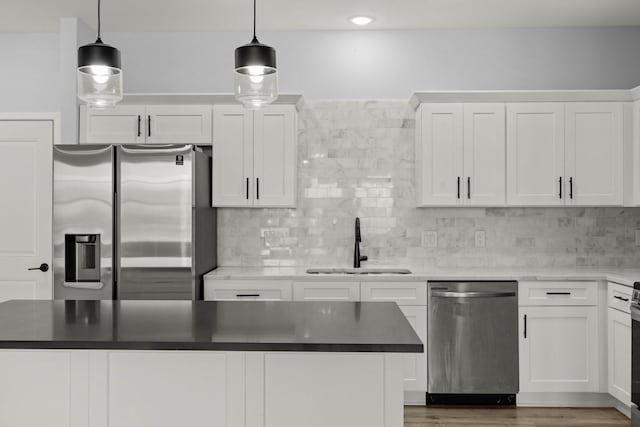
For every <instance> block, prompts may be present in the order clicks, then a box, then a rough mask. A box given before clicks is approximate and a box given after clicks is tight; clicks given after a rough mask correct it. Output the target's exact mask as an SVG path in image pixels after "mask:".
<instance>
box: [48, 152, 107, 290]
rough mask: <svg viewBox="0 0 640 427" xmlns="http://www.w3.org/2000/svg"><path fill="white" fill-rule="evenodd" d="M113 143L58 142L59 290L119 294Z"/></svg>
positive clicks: (56, 264) (55, 206)
mask: <svg viewBox="0 0 640 427" xmlns="http://www.w3.org/2000/svg"><path fill="white" fill-rule="evenodd" d="M113 249H114V245H113V148H112V147H111V146H107V145H56V146H54V147H53V281H54V287H53V296H54V298H55V299H112V298H113V262H112V260H113Z"/></svg>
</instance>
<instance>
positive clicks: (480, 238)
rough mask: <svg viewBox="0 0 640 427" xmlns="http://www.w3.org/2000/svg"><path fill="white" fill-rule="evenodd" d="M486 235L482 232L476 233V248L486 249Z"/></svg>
mask: <svg viewBox="0 0 640 427" xmlns="http://www.w3.org/2000/svg"><path fill="white" fill-rule="evenodd" d="M486 243H487V242H486V239H485V233H484V231H482V230H477V231H476V248H484V246H485V244H486Z"/></svg>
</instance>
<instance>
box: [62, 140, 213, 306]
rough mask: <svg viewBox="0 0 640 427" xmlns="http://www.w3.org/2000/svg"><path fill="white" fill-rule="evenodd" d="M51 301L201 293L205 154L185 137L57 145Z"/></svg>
mask: <svg viewBox="0 0 640 427" xmlns="http://www.w3.org/2000/svg"><path fill="white" fill-rule="evenodd" d="M53 175H54V180H53V245H54V248H53V258H54V262H53V277H54V298H55V299H182V300H194V299H196V300H197V299H202V286H203V278H202V276H203V275H204V274H205V273H206V272H207V271H209V270H212V269H213V268H215V267H216V263H217V256H216V255H217V254H216V248H217V243H216V210H215V208H212V207H211V158H210V155H209V153H207V152H206V151H205V149H203V148H201V147H196V146H193V145H122V146H120V145H57V146H55V147H54V150H53Z"/></svg>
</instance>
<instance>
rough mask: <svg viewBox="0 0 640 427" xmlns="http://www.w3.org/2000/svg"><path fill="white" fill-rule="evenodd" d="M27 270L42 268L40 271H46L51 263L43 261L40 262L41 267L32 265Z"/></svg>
mask: <svg viewBox="0 0 640 427" xmlns="http://www.w3.org/2000/svg"><path fill="white" fill-rule="evenodd" d="M27 270H29V271H31V270H40V271H42V272H43V273H44V272H47V271H49V264H46V263H44V262H43V263H42V264H40V266H39V267H31V268H27Z"/></svg>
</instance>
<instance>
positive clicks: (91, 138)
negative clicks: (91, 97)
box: [80, 105, 146, 144]
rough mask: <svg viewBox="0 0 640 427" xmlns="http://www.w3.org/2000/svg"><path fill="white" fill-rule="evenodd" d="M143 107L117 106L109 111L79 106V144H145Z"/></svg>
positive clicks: (144, 110)
mask: <svg viewBox="0 0 640 427" xmlns="http://www.w3.org/2000/svg"><path fill="white" fill-rule="evenodd" d="M145 112H146V109H145V107H144V105H117V106H116V107H115V108H110V109H104V110H100V109H93V108H87V106H85V105H82V106H80V143H81V144H142V143H144V142H145V135H146V132H145V123H146V120H145Z"/></svg>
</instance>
